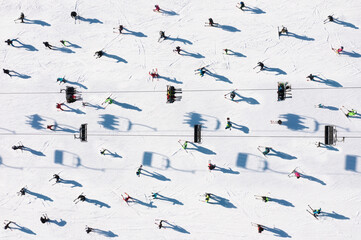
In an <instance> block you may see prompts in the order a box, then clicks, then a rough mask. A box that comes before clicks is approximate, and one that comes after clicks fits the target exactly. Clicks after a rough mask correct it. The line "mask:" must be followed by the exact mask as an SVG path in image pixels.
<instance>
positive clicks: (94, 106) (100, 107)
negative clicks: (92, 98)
mask: <svg viewBox="0 0 361 240" xmlns="http://www.w3.org/2000/svg"><path fill="white" fill-rule="evenodd" d="M83 105H84V106H85V107H91V108H94V109H95V110H100V109H101V110H104V109H105V108H104V107H103V106H100V105H99V104H92V103H89V102H83Z"/></svg>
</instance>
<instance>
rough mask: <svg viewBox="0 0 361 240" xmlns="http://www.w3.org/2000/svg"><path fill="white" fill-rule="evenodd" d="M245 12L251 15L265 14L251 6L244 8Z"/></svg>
mask: <svg viewBox="0 0 361 240" xmlns="http://www.w3.org/2000/svg"><path fill="white" fill-rule="evenodd" d="M244 11H245V12H251V13H252V14H264V13H266V12H265V11H263V10H262V9H260V8H258V7H251V6H247V7H245V8H244Z"/></svg>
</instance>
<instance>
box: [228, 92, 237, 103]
mask: <svg viewBox="0 0 361 240" xmlns="http://www.w3.org/2000/svg"><path fill="white" fill-rule="evenodd" d="M229 96H230V98H231V100H232V101H233V99H234V98H235V97H236V92H235V91H232V92H231V94H230V95H229Z"/></svg>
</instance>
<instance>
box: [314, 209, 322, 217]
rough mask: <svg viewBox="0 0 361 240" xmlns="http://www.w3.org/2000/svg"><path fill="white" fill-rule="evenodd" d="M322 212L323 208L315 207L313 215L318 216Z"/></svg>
mask: <svg viewBox="0 0 361 240" xmlns="http://www.w3.org/2000/svg"><path fill="white" fill-rule="evenodd" d="M320 213H321V208H319V209H313V216H315V217H317V216H318V215H319V214H320Z"/></svg>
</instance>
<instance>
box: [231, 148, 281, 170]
mask: <svg viewBox="0 0 361 240" xmlns="http://www.w3.org/2000/svg"><path fill="white" fill-rule="evenodd" d="M251 157H252V158H251ZM248 160H250V161H248ZM248 162H249V163H250V166H248ZM236 166H237V167H240V168H243V169H245V170H248V171H253V172H265V171H271V172H274V173H279V174H282V175H284V174H288V172H280V171H276V170H273V169H271V168H270V167H269V166H268V162H267V160H266V159H264V158H262V157H261V156H259V155H255V154H252V153H243V152H240V153H238V156H237V160H236Z"/></svg>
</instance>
